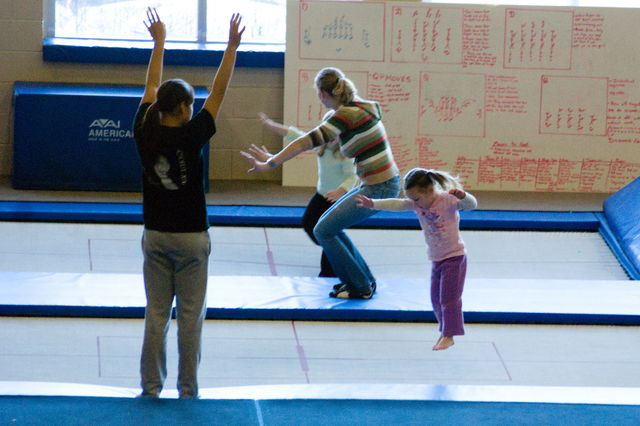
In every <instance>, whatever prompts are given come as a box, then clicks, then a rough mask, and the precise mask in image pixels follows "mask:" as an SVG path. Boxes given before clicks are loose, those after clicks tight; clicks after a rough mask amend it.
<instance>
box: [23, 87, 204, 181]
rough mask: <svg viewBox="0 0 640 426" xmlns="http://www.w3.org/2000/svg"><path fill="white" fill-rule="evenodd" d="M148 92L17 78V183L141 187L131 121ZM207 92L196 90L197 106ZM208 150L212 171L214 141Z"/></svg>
mask: <svg viewBox="0 0 640 426" xmlns="http://www.w3.org/2000/svg"><path fill="white" fill-rule="evenodd" d="M142 92H143V87H142V86H115V85H91V84H84V85H80V84H64V83H36V82H16V83H15V86H14V91H13V98H14V99H13V103H14V114H13V124H14V127H13V129H14V132H13V133H14V134H13V173H12V185H13V187H14V188H18V189H48V190H89V191H139V190H140V189H141V186H142V185H141V183H142V178H141V176H142V167H141V165H140V159H139V156H138V152H137V149H136V144H135V141H134V139H133V131H132V128H131V126H132V123H133V118H134V116H135V113H136V111H137V109H138V105H139V103H140V98H141V97H142ZM207 95H208V91H207V90H206V89H203V88H198V89H197V90H196V101H195V105H194V108H195V109H196V110H198V109H199V108H200V107H201V106H202V104H203V103H204V100H205V99H206V96H207ZM204 150H205V154H204V159H205V175H206V174H207V173H208V172H207V170H208V160H209V155H208V152H209V151H208V150H209V145H208V144H207V145H206V146H205V148H204Z"/></svg>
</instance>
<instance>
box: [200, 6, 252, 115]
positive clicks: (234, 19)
mask: <svg viewBox="0 0 640 426" xmlns="http://www.w3.org/2000/svg"><path fill="white" fill-rule="evenodd" d="M241 21H242V17H241V16H240V14H239V13H234V14H233V15H232V16H231V22H230V24H229V42H228V43H227V48H226V49H225V51H224V55H222V61H221V62H220V66H219V67H218V71H216V76H215V77H214V78H213V83H212V84H211V92H210V93H209V96H208V97H207V100H206V101H205V102H204V107H203V108H204V109H206V110H207V111H209V114H211V116H212V117H213V118H214V119H215V118H216V117H217V115H218V111H220V106H221V105H222V101H223V100H224V95H225V93H226V92H227V87H229V81H230V80H231V75H232V74H233V68H234V67H235V65H236V51H237V50H238V46H239V45H240V41H241V40H242V33H244V30H245V27H242V29H240V22H241Z"/></svg>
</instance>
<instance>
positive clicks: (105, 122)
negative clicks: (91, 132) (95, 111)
mask: <svg viewBox="0 0 640 426" xmlns="http://www.w3.org/2000/svg"><path fill="white" fill-rule="evenodd" d="M89 127H90V128H91V127H99V128H101V129H108V128H112V129H119V128H120V120H118V121H115V120H109V119H108V118H98V119H97V120H93V123H91V125H90V126H89Z"/></svg>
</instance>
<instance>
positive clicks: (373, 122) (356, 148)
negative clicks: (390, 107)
mask: <svg viewBox="0 0 640 426" xmlns="http://www.w3.org/2000/svg"><path fill="white" fill-rule="evenodd" d="M381 117H382V113H381V111H380V105H379V104H378V103H377V102H371V101H363V100H358V101H354V102H352V103H350V104H347V105H342V106H340V107H339V108H338V109H337V110H336V111H335V112H334V113H333V114H332V115H330V116H329V117H328V118H327V119H326V120H325V121H323V122H322V123H321V124H320V125H319V126H318V127H316V128H315V129H313V130H311V131H310V132H309V133H308V134H307V136H308V137H309V139H310V141H311V144H312V145H313V147H316V146H320V145H322V144H325V143H328V142H330V141H332V140H333V139H335V138H336V137H339V140H340V151H341V152H342V153H343V154H344V156H345V157H349V158H353V159H355V165H356V172H357V174H358V177H359V178H360V181H361V182H363V183H364V184H365V185H375V184H378V183H382V182H386V181H387V180H389V179H391V178H393V177H395V176H397V175H398V174H399V172H398V167H397V166H396V163H395V161H394V160H393V153H392V152H391V146H390V144H389V140H388V139H387V132H386V130H385V128H384V125H383V124H382V120H381Z"/></svg>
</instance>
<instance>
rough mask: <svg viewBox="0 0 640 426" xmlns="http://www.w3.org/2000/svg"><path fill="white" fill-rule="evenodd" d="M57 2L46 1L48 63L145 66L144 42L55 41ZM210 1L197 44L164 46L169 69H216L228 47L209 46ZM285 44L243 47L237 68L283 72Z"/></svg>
mask: <svg viewBox="0 0 640 426" xmlns="http://www.w3.org/2000/svg"><path fill="white" fill-rule="evenodd" d="M55 1H56V0H43V2H44V4H43V20H44V25H43V32H44V37H43V43H42V56H43V60H44V61H45V62H75V63H94V64H95V63H100V64H146V63H148V61H149V51H150V50H151V45H150V42H149V41H141V40H107V39H86V38H66V37H55V36H54V34H55ZM206 27H207V0H198V28H197V40H196V41H194V42H171V41H168V42H167V43H166V44H165V55H164V57H165V60H164V63H165V64H166V65H185V66H217V65H218V64H219V63H220V61H221V60H222V54H223V53H224V49H225V47H226V43H215V42H213V43H212V42H207V41H206V37H207V31H206ZM285 49H286V43H242V44H241V45H240V47H239V48H238V52H237V59H236V66H239V67H253V68H284V52H285Z"/></svg>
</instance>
